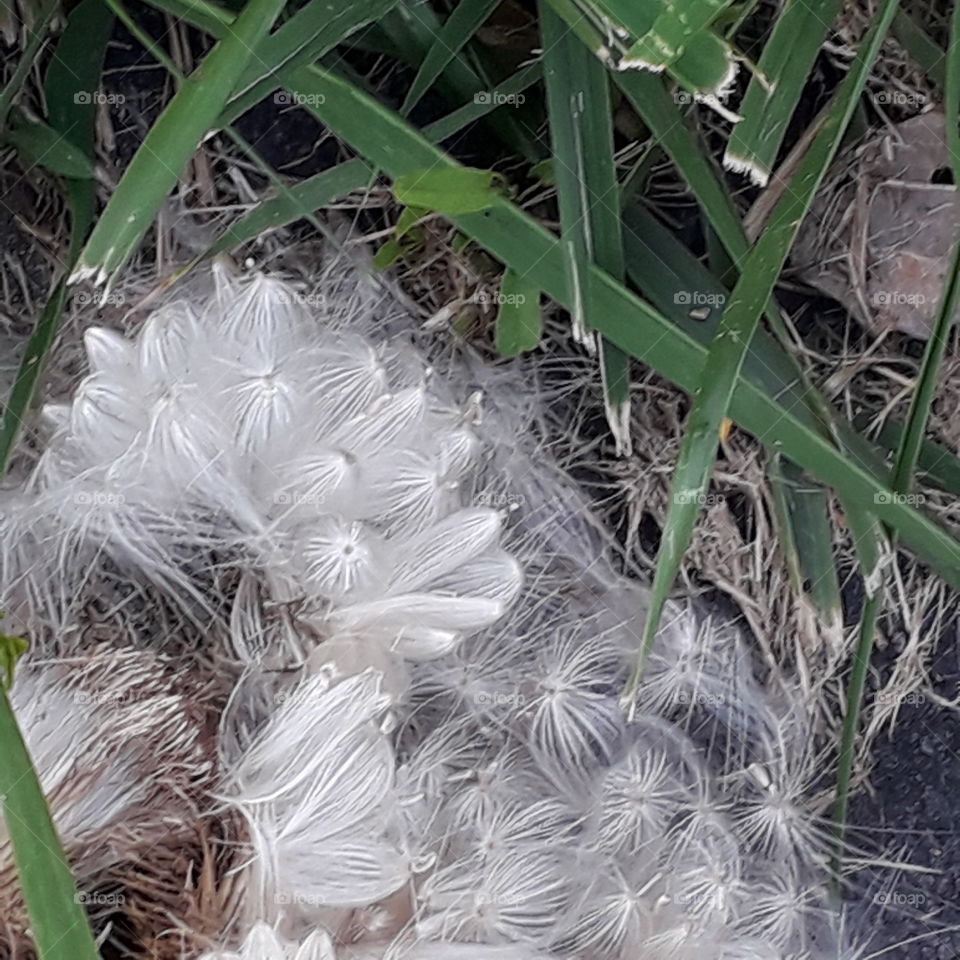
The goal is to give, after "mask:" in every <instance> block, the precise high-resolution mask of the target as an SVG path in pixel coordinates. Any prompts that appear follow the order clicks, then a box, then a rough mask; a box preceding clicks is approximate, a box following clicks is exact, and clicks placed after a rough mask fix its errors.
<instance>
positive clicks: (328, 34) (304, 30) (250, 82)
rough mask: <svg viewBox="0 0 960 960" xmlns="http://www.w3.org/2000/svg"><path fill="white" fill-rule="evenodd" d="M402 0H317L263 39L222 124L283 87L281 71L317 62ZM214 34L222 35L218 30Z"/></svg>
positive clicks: (225, 124)
mask: <svg viewBox="0 0 960 960" xmlns="http://www.w3.org/2000/svg"><path fill="white" fill-rule="evenodd" d="M397 2H398V0H363V2H359V3H343V2H341V3H337V4H331V3H329V2H328V0H313V2H312V3H309V4H307V5H306V6H305V7H303V8H301V9H300V10H298V11H297V12H296V13H295V14H294V15H293V16H292V17H290V19H289V20H287V22H286V23H284V24H283V26H281V27H278V28H277V30H276V31H275V32H274V33H272V34H270V35H269V36H267V37H264V38H263V40H262V41H261V43H260V44H259V46H258V47H257V50H256V53H255V55H254V56H253V57H251V58H250V61H249V63H248V64H247V67H246V69H245V70H244V72H243V75H242V76H241V78H240V81H239V83H238V84H237V91H236V92H235V93H234V94H232V95H231V97H230V100H229V102H228V103H227V106H226V109H225V110H224V111H223V114H222V115H221V117H220V119H219V121H218V123H219V124H220V125H222V126H227V125H229V124H231V123H233V122H234V121H235V120H236V119H237V118H238V117H240V116H242V115H243V114H244V113H246V112H247V110H249V109H250V108H251V107H252V106H254V105H255V104H257V103H259V102H260V101H261V100H262V99H263V98H264V97H266V96H269V95H270V94H271V93H273V91H274V90H276V89H277V87H279V86H280V85H281V83H280V79H279V76H280V74H281V73H283V71H285V70H286V71H289V70H295V69H297V67H300V66H304V65H306V64H309V63H313V62H314V61H315V60H318V59H319V58H320V57H322V56H324V55H325V54H327V53H329V52H330V51H331V50H332V49H333V48H334V47H335V46H336V45H337V44H338V43H341V42H342V41H343V40H345V39H346V38H347V37H349V36H350V35H351V34H353V33H355V32H356V31H357V30H360V29H361V28H362V27H364V26H366V25H368V24H369V23H371V22H376V21H378V20H380V19H381V18H382V17H384V16H385V15H386V14H387V13H388V12H389V11H390V10H392V9H393V8H394V7H395V6H396V5H397ZM215 35H216V36H224V35H225V31H224V30H223V29H220V30H219V32H218V33H216V34H215Z"/></svg>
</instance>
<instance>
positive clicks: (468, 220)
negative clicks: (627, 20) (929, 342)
mask: <svg viewBox="0 0 960 960" xmlns="http://www.w3.org/2000/svg"><path fill="white" fill-rule="evenodd" d="M290 81H291V84H292V87H293V88H294V89H298V90H300V91H302V92H304V93H309V94H312V95H322V100H321V99H320V98H319V97H318V99H317V100H316V101H315V102H316V105H315V106H311V107H310V108H309V109H310V110H311V112H312V113H314V114H315V115H316V116H317V117H318V119H319V120H320V121H321V122H323V123H325V124H326V125H327V126H328V127H329V128H330V129H331V130H333V131H334V132H335V133H337V134H338V135H339V136H340V137H342V138H343V139H344V140H345V141H347V142H348V143H350V144H352V145H353V147H354V148H355V149H356V150H357V151H358V152H359V153H360V154H362V155H363V156H364V157H365V158H366V159H367V160H368V161H369V162H370V163H371V165H373V166H377V167H379V168H381V169H382V170H383V171H384V172H385V173H386V174H387V175H388V176H391V177H398V176H402V175H403V174H406V173H412V172H414V171H417V170H423V169H426V168H429V167H431V166H437V167H443V166H451V165H454V164H455V163H456V161H454V160H453V159H452V158H450V157H449V156H447V155H446V154H444V153H443V151H441V150H439V149H438V148H437V147H435V146H433V145H432V144H431V143H430V142H429V141H428V140H427V139H426V138H425V137H424V136H423V135H422V134H420V133H419V132H418V131H416V130H414V129H413V128H412V127H410V126H409V124H407V123H405V122H404V121H403V119H402V118H401V117H399V116H398V115H397V114H396V113H395V112H393V111H391V110H389V109H387V108H386V107H383V106H382V105H381V104H379V103H377V102H376V101H375V100H374V99H373V98H372V97H371V96H370V95H369V94H367V93H365V92H364V91H362V90H359V89H358V88H356V87H355V86H353V85H352V84H350V83H349V82H348V81H346V80H344V79H343V78H341V77H338V76H337V75H335V74H334V73H332V72H331V71H329V70H326V69H323V68H320V67H313V68H305V69H302V70H300V71H298V72H297V73H296V75H295V76H293V77H291V78H290ZM452 220H453V222H454V224H455V225H456V226H457V227H458V228H459V229H460V230H461V231H462V232H463V233H464V234H466V235H468V236H470V237H472V238H473V239H474V240H475V241H476V242H477V243H478V244H479V245H480V246H482V247H485V248H486V249H487V250H488V251H489V252H490V253H491V254H492V255H493V256H495V257H497V258H498V259H500V260H501V261H502V262H503V263H504V264H505V265H506V266H509V267H512V268H513V269H514V270H516V271H518V272H520V273H522V274H525V275H529V277H530V279H531V282H536V283H537V284H538V286H539V287H540V289H541V290H543V291H544V293H546V294H547V296H549V297H552V298H553V299H554V300H556V301H557V302H558V303H560V304H562V305H563V306H564V307H566V308H567V309H568V310H569V309H571V307H572V305H573V303H574V300H575V295H574V291H573V290H572V289H571V288H570V281H569V277H570V275H569V271H568V269H567V263H566V254H565V252H564V250H563V248H562V245H561V244H560V243H559V242H558V240H557V238H556V237H554V236H552V235H551V234H550V233H548V232H547V231H546V230H544V229H543V228H542V227H541V226H539V225H538V224H537V223H536V222H535V221H534V220H533V219H531V218H530V217H529V216H528V215H526V214H525V213H524V212H523V211H521V210H520V209H519V208H517V207H516V206H515V205H514V204H513V203H511V202H510V201H509V200H508V199H506V198H498V199H497V200H496V201H495V202H494V203H493V205H492V206H491V207H490V209H489V210H485V211H483V212H481V213H476V214H465V215H463V216H457V217H454V218H452ZM586 270H587V272H588V273H589V274H590V283H589V284H588V289H587V291H586V298H587V308H588V309H589V310H590V312H591V315H592V316H595V317H597V318H599V323H600V326H599V329H600V331H601V332H602V333H603V334H604V335H605V336H606V337H607V338H608V339H610V340H611V341H612V342H613V343H614V344H616V345H617V346H619V347H620V348H621V349H623V350H625V351H626V352H628V353H630V354H631V355H632V356H635V357H637V358H638V359H640V360H642V361H643V362H645V363H647V364H648V365H649V366H651V367H652V368H653V369H655V370H657V371H658V372H659V373H660V374H661V375H663V376H664V377H666V378H667V379H669V380H672V381H673V382H674V383H676V384H677V385H678V386H680V387H681V388H682V389H685V390H688V391H691V392H692V391H693V390H694V389H696V387H697V384H698V381H699V376H698V371H700V370H701V369H702V368H703V361H704V359H705V357H706V354H707V348H706V347H705V346H704V345H703V344H702V343H701V342H700V341H699V340H698V339H697V338H696V337H694V336H693V335H691V334H690V333H689V332H688V331H687V330H684V329H683V328H681V327H678V326H677V325H674V324H673V323H671V322H670V321H669V320H668V319H667V318H666V317H664V316H663V315H662V314H661V313H660V312H659V311H657V310H655V309H653V308H652V307H650V306H648V305H647V304H645V303H644V302H643V301H642V300H640V299H639V298H638V297H637V296H635V295H634V294H632V293H631V292H630V291H628V290H627V289H626V288H625V287H624V286H623V285H622V284H619V283H617V282H616V281H615V280H613V279H612V278H611V277H610V276H609V275H607V274H606V273H605V272H603V271H600V270H599V269H598V268H596V267H593V266H588V267H587V268H586ZM805 416H806V415H805V414H804V413H803V412H802V411H801V412H797V411H795V410H794V409H793V408H792V406H791V405H790V404H787V403H784V402H781V399H780V397H779V395H778V394H776V393H771V392H769V391H768V389H767V388H766V387H765V386H764V385H762V383H761V382H759V381H758V380H757V379H756V377H755V376H754V375H753V373H752V372H751V373H747V372H746V371H740V372H739V374H738V376H737V378H736V387H735V389H734V392H733V396H732V401H731V404H730V417H731V418H732V419H733V420H734V421H735V422H737V423H738V424H740V426H742V427H743V428H744V429H745V430H747V431H749V432H751V433H753V434H754V435H755V436H756V437H757V438H758V439H759V440H760V441H761V442H762V443H763V444H764V445H766V446H767V447H768V448H770V449H771V450H774V451H776V452H780V453H783V454H784V455H785V456H788V457H790V459H791V460H793V461H795V462H796V463H797V464H798V465H799V466H801V467H803V468H804V469H805V470H808V471H809V472H810V474H811V475H812V476H814V477H816V478H817V479H818V480H819V481H821V482H823V483H825V484H828V485H830V486H833V487H835V488H836V489H837V491H838V493H842V494H843V495H844V496H846V497H848V498H849V499H850V500H852V501H856V500H857V499H859V500H860V501H861V502H863V503H871V502H872V501H873V498H874V496H875V495H887V496H889V495H890V488H889V485H888V483H887V481H886V479H885V478H881V476H880V474H879V473H878V472H875V471H874V469H873V468H872V467H871V465H870V463H869V457H860V456H856V457H851V456H848V455H847V454H846V453H845V452H844V451H842V450H840V449H838V448H837V447H836V446H835V445H834V444H833V443H832V442H830V441H829V440H828V439H827V438H825V437H824V435H823V434H822V432H821V431H820V430H817V429H815V428H813V427H811V425H810V424H809V423H808V422H806V421H805ZM875 511H876V513H877V515H878V516H879V517H880V518H881V519H882V520H883V521H884V522H885V523H887V524H888V525H890V526H891V527H893V528H895V529H896V530H897V531H898V533H899V535H900V536H901V537H902V538H903V540H904V543H906V544H908V545H909V546H910V548H911V549H913V550H914V551H916V552H917V554H918V555H919V556H920V557H922V558H923V559H924V560H925V561H926V562H928V563H929V564H930V565H931V566H932V567H934V568H935V569H936V570H937V571H938V573H939V574H940V575H941V576H942V577H943V578H944V579H945V580H946V581H947V582H949V583H951V584H954V585H956V584H960V543H958V542H957V541H956V540H954V539H953V538H952V537H951V536H950V535H949V534H948V533H947V532H945V531H944V530H942V529H941V528H940V527H939V526H938V525H937V524H936V523H934V522H933V521H931V520H930V519H929V518H927V517H925V516H924V515H923V514H922V513H920V512H919V511H918V510H916V509H915V508H913V507H912V506H910V505H909V504H905V503H903V502H902V501H900V500H897V499H895V498H892V497H890V499H889V500H885V501H882V502H880V503H878V505H877V506H876V508H875Z"/></svg>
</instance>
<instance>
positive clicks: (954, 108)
mask: <svg viewBox="0 0 960 960" xmlns="http://www.w3.org/2000/svg"><path fill="white" fill-rule="evenodd" d="M944 99H945V104H944V112H945V114H946V116H947V117H948V118H951V119H948V121H947V148H948V150H947V152H948V154H949V157H950V167H951V169H952V171H953V178H954V183H960V130H958V127H957V118H958V117H960V7H957V6H955V7H954V9H953V14H952V16H951V25H950V46H949V52H948V54H947V62H946V70H945V98H944ZM958 304H960V236H957V237H955V238H954V243H953V253H952V256H951V260H950V267H949V270H948V273H947V276H946V282H945V284H944V288H943V293H942V294H941V297H940V303H939V306H938V308H937V320H936V323H935V325H934V329H933V333H932V334H931V336H930V339H929V340H928V341H927V346H926V348H925V350H924V354H923V359H922V360H921V362H920V372H919V374H918V376H917V382H916V386H915V388H914V391H913V396H912V397H911V398H910V410H909V412H908V414H907V422H906V425H905V427H904V429H903V432H902V434H901V438H900V446H899V449H898V451H897V458H896V462H895V464H894V469H893V483H892V486H893V489H894V491H895V495H900V496H902V495H904V494H906V493H908V492H909V490H910V487H911V485H912V483H913V476H914V472H915V471H916V468H917V464H918V462H919V460H920V452H921V448H922V444H923V435H924V432H925V431H926V427H927V422H928V420H929V418H930V408H931V405H932V403H933V398H934V395H935V393H936V386H937V381H938V379H939V376H940V367H941V364H942V362H943V356H944V353H945V351H946V348H947V342H948V339H949V336H950V328H951V326H952V325H953V320H954V317H955V316H956V314H957V306H958ZM881 535H882V534H881ZM863 540H864V541H867V542H868V543H869V538H867V537H864V538H863ZM890 546H891V548H892V544H891V545H890ZM861 563H862V561H861ZM878 579H879V578H878ZM866 592H867V602H866V605H865V608H864V612H863V615H862V618H861V624H860V638H859V642H858V644H857V649H856V652H855V655H854V661H853V668H852V670H851V672H850V680H849V683H848V686H847V700H846V710H845V713H844V723H843V730H842V733H841V742H840V756H839V764H838V771H837V792H836V800H835V802H834V809H833V820H834V827H835V832H836V846H835V849H834V856H833V870H834V875H835V877H836V878H837V881H838V882H839V877H840V870H841V865H842V858H843V840H844V833H845V827H846V821H847V809H848V805H849V793H850V777H851V774H852V771H853V761H854V757H853V752H854V743H855V741H856V736H857V731H858V729H859V718H860V709H861V707H862V705H863V691H864V687H865V685H866V676H867V670H868V668H869V665H870V659H871V656H872V654H873V645H874V639H875V634H876V625H877V619H878V616H879V612H880V599H881V598H880V585H879V583H876V582H874V583H870V582H869V580H868V582H867V591H866Z"/></svg>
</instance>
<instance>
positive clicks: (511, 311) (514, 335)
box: [496, 268, 543, 357]
mask: <svg viewBox="0 0 960 960" xmlns="http://www.w3.org/2000/svg"><path fill="white" fill-rule="evenodd" d="M497 302H498V304H499V307H500V309H499V311H498V312H497V329H496V343H497V350H498V351H499V353H500V355H501V356H504V357H516V356H518V355H519V354H521V353H525V352H526V351H527V350H533V349H535V348H536V347H537V346H538V345H539V343H540V337H541V335H542V332H543V329H542V322H541V318H540V288H539V287H538V286H537V285H536V284H535V283H531V282H530V280H529V279H528V278H527V277H525V276H521V275H520V274H519V273H516V272H515V271H513V270H510V269H509V268H508V269H506V270H505V271H504V272H503V279H502V280H501V281H500V295H499V298H498V301H497Z"/></svg>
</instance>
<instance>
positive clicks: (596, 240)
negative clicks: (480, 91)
mask: <svg viewBox="0 0 960 960" xmlns="http://www.w3.org/2000/svg"><path fill="white" fill-rule="evenodd" d="M540 30H541V39H542V44H543V70H544V78H545V81H546V87H547V115H548V118H549V123H550V138H551V142H552V145H553V175H554V182H555V184H556V187H557V202H558V205H559V207H560V235H561V238H562V240H563V243H564V244H565V245H566V247H567V249H568V250H570V251H572V255H571V256H570V257H569V259H568V263H569V266H570V269H571V271H572V272H573V273H576V274H581V275H582V271H581V268H582V266H583V265H585V264H589V263H594V264H596V265H597V266H598V267H599V268H600V269H601V270H604V271H606V272H607V273H608V274H609V275H610V276H611V277H613V278H614V279H615V280H617V281H619V282H621V283H622V282H623V279H624V276H625V274H626V267H625V264H624V259H623V236H622V229H621V224H620V193H619V188H618V185H617V169H616V163H615V161H614V156H613V123H612V109H611V104H610V80H609V78H608V76H607V72H606V70H605V69H604V67H603V65H602V64H601V63H600V61H599V60H597V58H596V57H595V56H594V55H593V54H592V53H591V52H590V51H589V50H588V49H587V47H586V46H584V44H583V43H581V42H580V40H579V39H578V38H577V36H576V35H575V34H574V33H573V32H572V31H571V30H570V29H569V28H568V27H567V25H566V23H565V22H564V21H563V20H562V19H561V18H560V17H558V16H557V15H556V14H555V13H554V12H553V10H552V9H551V8H550V7H549V6H548V5H547V4H546V3H541V5H540ZM582 282H589V275H585V276H583V279H582V280H581V279H577V278H571V283H572V285H576V286H579V285H580V283H582ZM578 312H579V311H578V310H575V312H574V315H573V317H572V321H573V329H574V335H575V336H576V337H577V338H578V339H580V340H581V341H585V340H586V339H587V337H590V338H591V341H592V339H593V334H591V333H590V331H591V330H594V329H596V328H597V326H598V322H597V318H594V317H592V316H591V315H590V313H589V312H587V311H585V312H584V313H583V315H582V316H579V315H578ZM596 342H597V347H598V350H599V353H600V364H601V371H602V374H603V387H604V401H605V407H606V412H607V422H608V423H609V424H610V430H611V433H612V434H613V438H614V441H615V444H616V448H617V452H618V453H620V454H627V453H629V451H630V358H629V357H628V356H627V354H625V353H624V352H623V351H622V350H621V349H620V348H619V347H616V346H615V345H614V344H611V343H609V342H607V341H605V340H604V339H603V337H602V336H601V337H599V338H597V341H596Z"/></svg>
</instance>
